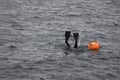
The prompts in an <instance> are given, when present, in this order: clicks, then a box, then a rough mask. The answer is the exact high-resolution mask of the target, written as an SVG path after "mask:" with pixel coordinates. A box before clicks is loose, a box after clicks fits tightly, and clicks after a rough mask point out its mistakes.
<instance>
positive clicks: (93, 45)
mask: <svg viewBox="0 0 120 80" xmlns="http://www.w3.org/2000/svg"><path fill="white" fill-rule="evenodd" d="M99 48H100V44H99V43H98V42H97V41H92V42H89V43H88V49H90V50H98V49H99Z"/></svg>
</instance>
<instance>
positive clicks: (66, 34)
mask: <svg viewBox="0 0 120 80" xmlns="http://www.w3.org/2000/svg"><path fill="white" fill-rule="evenodd" d="M70 35H71V31H65V43H66V44H67V46H68V49H69V48H70V45H69V43H68V40H69V37H70Z"/></svg>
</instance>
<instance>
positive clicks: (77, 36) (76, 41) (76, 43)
mask: <svg viewBox="0 0 120 80" xmlns="http://www.w3.org/2000/svg"><path fill="white" fill-rule="evenodd" d="M70 36H71V31H65V43H66V45H67V46H68V49H70V44H69V43H68V40H69V38H70ZM73 37H74V40H75V44H74V48H78V39H79V33H73Z"/></svg>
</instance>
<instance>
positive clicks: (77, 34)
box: [73, 33, 79, 48]
mask: <svg viewBox="0 0 120 80" xmlns="http://www.w3.org/2000/svg"><path fill="white" fill-rule="evenodd" d="M73 36H74V39H75V44H74V48H77V47H78V39H79V33H73Z"/></svg>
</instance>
